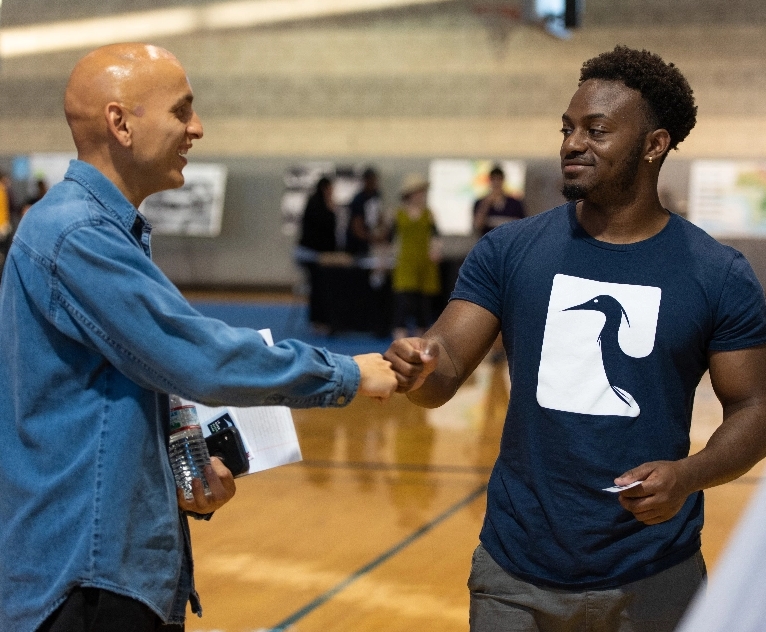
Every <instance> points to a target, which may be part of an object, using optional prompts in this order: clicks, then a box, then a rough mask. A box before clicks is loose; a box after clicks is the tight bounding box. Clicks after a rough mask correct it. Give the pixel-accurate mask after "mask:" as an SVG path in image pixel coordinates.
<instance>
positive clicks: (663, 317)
mask: <svg viewBox="0 0 766 632" xmlns="http://www.w3.org/2000/svg"><path fill="white" fill-rule="evenodd" d="M452 299H453V300H454V299H461V300H466V301H470V302H472V303H475V304H477V305H479V306H481V307H483V308H485V309H487V310H488V311H490V312H491V313H492V314H494V315H495V316H497V318H499V319H500V321H501V327H502V333H503V341H504V344H505V348H506V352H507V355H508V359H509V366H510V374H511V383H512V389H511V401H510V404H509V406H508V414H507V417H506V421H505V428H504V430H503V436H502V440H501V446H500V456H499V457H498V460H497V462H496V464H495V467H494V469H493V472H492V475H491V477H490V481H489V489H488V494H487V514H486V518H485V521H484V526H483V528H482V531H481V541H482V544H483V545H484V547H485V548H486V549H487V551H488V552H489V553H490V555H491V556H492V558H493V559H494V560H495V561H496V562H497V563H498V564H499V565H500V566H501V567H503V568H504V569H505V570H507V571H508V572H510V573H512V574H514V575H516V576H519V577H521V578H524V579H526V580H528V581H530V582H533V583H536V584H542V585H548V586H554V587H561V588H569V589H585V588H608V587H613V586H618V585H623V584H625V583H627V582H630V581H634V580H637V579H641V578H643V577H647V576H649V575H652V574H654V573H657V572H659V571H661V570H664V569H666V568H668V567H670V566H673V565H674V564H677V563H678V562H681V561H682V560H684V559H686V558H687V557H689V556H690V555H692V554H693V553H694V552H696V551H697V550H698V549H699V547H700V531H701V529H702V522H703V511H702V507H703V497H702V493H701V492H698V493H695V494H692V495H691V496H690V497H689V498H688V499H687V501H686V503H685V504H684V506H683V508H682V509H681V511H679V513H678V514H677V515H676V516H675V517H673V518H672V519H671V520H668V521H667V522H663V523H661V524H659V525H654V526H646V525H644V524H643V523H641V522H639V521H638V520H636V519H635V518H634V517H633V515H632V514H631V513H629V512H628V511H625V510H624V509H622V507H621V506H620V505H619V502H618V499H617V497H616V495H615V494H612V493H609V492H606V491H603V488H605V487H609V486H611V485H612V484H613V481H614V478H615V477H616V476H618V475H620V474H622V473H623V472H625V471H627V470H629V469H631V468H633V467H636V466H637V465H640V464H642V463H645V462H648V461H657V460H678V459H681V458H684V457H686V456H687V455H688V453H689V427H690V424H691V416H692V404H693V402H694V392H695V389H696V387H697V384H698V383H699V381H700V378H701V377H702V375H703V374H704V373H705V371H706V370H707V368H708V351H731V350H736V349H743V348H746V347H752V346H755V345H759V344H764V343H766V304H765V303H764V295H763V290H762V288H761V286H760V284H759V282H758V280H757V279H756V277H755V275H754V273H753V271H752V269H751V268H750V265H749V264H748V262H747V260H746V259H745V258H744V257H743V256H742V255H741V254H740V253H739V252H737V251H736V250H734V249H732V248H730V247H728V246H724V245H722V244H720V243H718V242H717V241H715V240H714V239H713V238H712V237H710V236H709V235H707V234H706V233H705V232H704V231H702V230H701V229H699V228H697V227H696V226H694V225H693V224H691V223H689V222H687V221H686V220H684V219H682V218H680V217H679V216H677V215H671V217H670V220H669V221H668V224H667V225H666V226H665V228H664V229H663V230H662V231H661V232H660V233H658V234H657V235H655V236H654V237H651V238H650V239H647V240H644V241H641V242H638V243H634V244H619V245H618V244H609V243H605V242H601V241H598V240H596V239H593V238H592V237H590V236H589V235H588V234H587V233H586V232H585V231H584V230H583V229H582V228H581V227H580V225H579V223H578V222H577V219H576V215H575V205H574V203H570V204H567V205H564V206H560V207H558V208H555V209H553V210H550V211H548V212H546V213H542V214H540V215H536V216H533V217H530V218H527V219H524V220H520V221H517V222H512V223H510V224H506V225H504V226H501V227H499V228H497V229H495V230H493V231H492V232H490V233H489V234H487V235H486V236H485V237H484V238H482V239H481V240H480V241H479V243H478V244H477V245H476V246H475V247H474V249H473V250H472V251H471V253H470V254H469V255H468V257H467V259H466V261H465V263H464V264H463V266H462V268H461V270H460V276H459V279H458V281H457V284H456V286H455V290H454V292H453V293H452Z"/></svg>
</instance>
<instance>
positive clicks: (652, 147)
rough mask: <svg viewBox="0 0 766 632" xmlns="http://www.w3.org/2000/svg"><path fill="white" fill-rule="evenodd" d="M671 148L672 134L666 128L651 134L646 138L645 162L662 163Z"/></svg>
mask: <svg viewBox="0 0 766 632" xmlns="http://www.w3.org/2000/svg"><path fill="white" fill-rule="evenodd" d="M669 147H670V134H669V133H668V130H666V129H664V128H660V129H656V130H654V131H653V132H649V134H647V136H646V146H645V148H644V160H646V161H648V162H656V163H657V164H660V163H662V159H663V158H664V156H665V154H666V153H667V152H668V148H669Z"/></svg>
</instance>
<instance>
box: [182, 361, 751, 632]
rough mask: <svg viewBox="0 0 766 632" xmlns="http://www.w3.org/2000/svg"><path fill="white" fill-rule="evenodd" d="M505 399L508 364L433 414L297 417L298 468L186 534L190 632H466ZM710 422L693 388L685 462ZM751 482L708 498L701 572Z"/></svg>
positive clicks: (709, 404)
mask: <svg viewBox="0 0 766 632" xmlns="http://www.w3.org/2000/svg"><path fill="white" fill-rule="evenodd" d="M508 391H509V383H508V377H507V367H506V365H504V364H499V365H492V364H490V363H488V362H485V363H483V364H482V365H481V366H480V367H479V368H478V369H477V371H476V372H475V373H474V375H473V376H472V378H471V379H470V380H469V382H468V383H466V384H465V385H464V386H463V388H462V389H461V390H460V391H459V392H458V393H457V395H456V396H455V397H454V398H453V400H452V401H450V402H449V403H447V404H446V405H445V406H443V407H442V408H439V409H437V410H433V411H426V410H424V409H420V408H417V407H415V406H413V405H411V404H410V403H409V402H408V401H407V400H406V399H405V398H404V397H402V396H396V397H394V398H393V400H392V401H390V402H388V403H386V404H383V405H379V404H376V403H372V402H369V401H364V400H359V401H354V402H353V403H352V404H351V405H350V406H348V407H347V408H345V409H342V410H331V411H327V410H311V411H294V412H293V417H294V419H295V422H296V426H297V429H298V434H299V438H300V442H301V448H302V451H303V457H304V462H303V463H301V464H296V465H291V466H285V467H281V468H277V469H274V470H270V471H268V472H264V473H260V474H256V475H253V476H249V477H246V478H244V479H239V481H238V491H237V496H236V498H235V499H234V500H233V501H232V502H231V503H229V504H228V505H227V506H226V507H224V508H223V509H222V510H221V511H219V512H218V513H217V514H216V515H215V517H214V518H213V520H212V521H211V522H209V523H194V524H192V537H193V540H194V549H195V558H196V580H197V589H198V591H199V593H200V595H201V597H202V601H203V605H204V608H205V613H204V617H203V618H202V619H198V618H196V617H195V616H190V618H189V619H188V622H187V631H188V632H195V631H205V632H212V631H219V632H254V631H256V630H258V631H266V630H288V629H289V630H292V631H293V632H365V631H375V632H405V631H406V632H412V631H418V632H431V631H434V632H437V631H438V632H453V631H454V632H465V631H467V629H468V623H467V621H468V593H467V590H466V587H465V584H466V579H467V577H468V570H469V565H470V559H471V553H472V551H473V549H474V547H475V546H476V544H477V541H478V540H477V537H478V533H479V530H480V527H481V523H482V518H483V514H484V507H485V495H484V486H485V484H486V481H487V479H488V477H489V472H490V468H491V467H492V464H493V462H494V460H495V458H496V456H497V450H498V445H499V437H500V432H501V429H502V424H503V417H504V414H505V407H506V404H507V401H508ZM720 421H721V408H720V405H719V404H718V401H717V400H716V398H715V396H714V394H713V392H712V389H711V387H710V384H709V381H707V380H704V381H703V383H702V385H701V386H700V388H699V389H698V392H697V402H696V411H695V418H694V423H693V430H692V444H693V450H698V449H700V448H701V447H702V446H703V445H704V443H705V442H706V440H707V438H708V437H709V436H710V434H711V433H712V432H713V430H714V429H715V428H716V427H717V426H718V424H719V423H720ZM759 472H760V466H759V467H758V468H756V470H755V471H754V472H751V473H750V474H749V475H747V476H745V477H744V478H743V479H740V480H739V481H736V482H733V483H729V484H728V485H724V486H722V487H719V488H715V489H712V490H709V491H708V492H707V494H706V525H705V529H704V532H703V551H704V554H705V557H706V559H707V561H708V566H709V567H712V566H714V565H715V561H716V559H717V557H718V555H719V552H720V550H721V547H722V545H723V544H724V542H725V540H726V538H727V536H728V534H729V532H730V531H731V529H732V527H733V525H734V524H735V523H736V520H737V518H738V516H739V515H740V512H741V511H742V509H743V507H744V506H745V504H746V502H747V499H748V498H749V496H750V495H751V493H752V491H753V490H754V488H755V485H756V483H757V480H758V474H759Z"/></svg>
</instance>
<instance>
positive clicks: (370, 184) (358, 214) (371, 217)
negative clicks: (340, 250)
mask: <svg viewBox="0 0 766 632" xmlns="http://www.w3.org/2000/svg"><path fill="white" fill-rule="evenodd" d="M362 178H363V180H364V185H363V186H362V190H361V191H359V193H357V194H356V195H355V196H354V199H353V200H351V204H350V205H349V219H348V229H347V230H346V252H348V253H349V254H352V255H355V256H365V255H368V254H370V245H371V244H372V243H373V242H374V241H375V239H376V237H377V235H376V232H378V231H379V228H380V225H381V223H382V220H383V208H382V199H381V195H380V189H379V188H378V174H377V172H376V171H375V169H373V168H372V167H368V168H367V169H365V171H364V174H363V175H362Z"/></svg>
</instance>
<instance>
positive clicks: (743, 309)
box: [708, 253, 766, 351]
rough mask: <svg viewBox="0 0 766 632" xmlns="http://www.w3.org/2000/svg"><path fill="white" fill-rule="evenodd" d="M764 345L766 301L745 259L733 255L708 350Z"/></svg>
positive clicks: (730, 349) (738, 254) (733, 349)
mask: <svg viewBox="0 0 766 632" xmlns="http://www.w3.org/2000/svg"><path fill="white" fill-rule="evenodd" d="M765 343H766V300H764V294H763V288H762V287H761V284H760V283H759V281H758V279H757V277H756V276H755V273H754V272H753V269H752V268H751V267H750V264H749V263H748V261H747V259H745V257H744V256H743V255H742V254H740V253H737V254H736V256H735V257H734V260H733V261H732V264H731V267H730V268H729V273H728V275H727V277H726V281H725V283H724V287H723V290H722V292H721V298H720V300H719V302H718V309H717V310H716V318H715V326H714V330H713V336H712V339H711V341H710V344H709V346H708V347H709V349H710V350H711V351H735V350H737V349H746V348H748V347H754V346H756V345H760V344H765Z"/></svg>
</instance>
